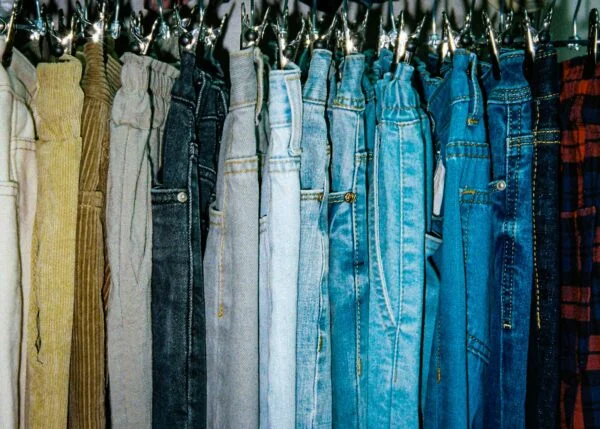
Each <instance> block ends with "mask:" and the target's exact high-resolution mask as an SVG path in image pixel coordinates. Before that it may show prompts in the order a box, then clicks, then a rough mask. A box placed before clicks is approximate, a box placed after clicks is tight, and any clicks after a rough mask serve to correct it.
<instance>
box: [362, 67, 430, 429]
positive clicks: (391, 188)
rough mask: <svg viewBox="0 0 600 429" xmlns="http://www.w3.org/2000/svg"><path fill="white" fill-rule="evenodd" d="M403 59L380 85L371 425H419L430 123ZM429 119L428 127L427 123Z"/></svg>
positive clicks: (372, 248) (372, 228)
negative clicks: (425, 119)
mask: <svg viewBox="0 0 600 429" xmlns="http://www.w3.org/2000/svg"><path fill="white" fill-rule="evenodd" d="M413 72H414V69H413V67H412V66H410V65H408V64H404V63H401V64H398V66H397V68H396V70H395V72H394V73H386V74H385V76H384V77H383V79H381V80H380V81H379V82H378V83H377V87H376V90H377V119H378V124H377V133H376V140H375V151H374V161H373V164H374V170H373V181H374V183H373V205H374V208H373V215H374V216H373V218H370V219H369V233H370V236H371V237H373V239H371V240H370V241H369V280H370V281H369V284H370V296H369V305H370V308H369V362H370V364H369V382H368V385H369V389H368V397H369V398H372V400H370V401H369V404H368V421H369V426H370V427H377V428H386V427H387V428H391V427H396V426H397V425H398V422H400V421H401V422H402V426H403V427H407V428H417V427H419V382H420V363H421V362H420V356H421V335H422V324H423V294H424V284H425V217H426V216H425V210H426V204H425V186H424V183H425V140H426V137H425V135H426V134H429V133H430V128H429V124H428V123H426V122H424V121H422V116H423V112H422V111H421V109H420V107H419V97H418V95H417V93H416V91H415V90H414V89H413V86H412V83H411V79H412V76H413ZM424 125H425V126H424Z"/></svg>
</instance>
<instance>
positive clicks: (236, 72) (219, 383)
mask: <svg viewBox="0 0 600 429" xmlns="http://www.w3.org/2000/svg"><path fill="white" fill-rule="evenodd" d="M230 70H231V102H230V110H229V114H228V115H227V119H226V120H225V127H224V130H223V139H222V143H221V147H220V155H219V168H218V170H217V171H218V173H217V187H216V200H215V201H214V203H213V204H212V205H211V206H210V228H209V234H208V241H207V246H206V252H205V257H204V279H205V294H206V333H207V370H208V383H207V384H208V386H207V391H208V409H207V427H208V428H223V427H236V428H248V429H251V428H256V427H258V426H259V384H258V383H259V380H258V368H259V367H258V359H259V355H258V341H259V336H258V332H259V331H258V233H259V230H258V210H259V206H258V204H259V187H258V179H259V178H258V174H259V173H258V171H259V159H258V156H257V137H256V134H255V132H254V130H255V129H256V124H255V118H256V110H257V105H261V104H262V99H259V98H258V97H259V95H258V91H257V88H258V87H259V81H258V80H257V72H256V71H255V52H254V49H245V50H243V51H240V52H236V53H234V54H232V56H231V63H230Z"/></svg>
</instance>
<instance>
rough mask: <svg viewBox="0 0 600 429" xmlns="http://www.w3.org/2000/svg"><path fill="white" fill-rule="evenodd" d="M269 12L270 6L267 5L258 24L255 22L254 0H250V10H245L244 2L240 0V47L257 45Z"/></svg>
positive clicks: (263, 31)
mask: <svg viewBox="0 0 600 429" xmlns="http://www.w3.org/2000/svg"><path fill="white" fill-rule="evenodd" d="M270 12H271V6H268V7H267V9H266V10H265V14H264V15H263V19H262V21H261V23H260V24H258V25H256V24H255V21H254V19H255V13H256V11H255V9H254V0H250V11H249V12H247V11H246V3H245V2H242V16H241V19H242V34H241V38H242V40H241V43H240V45H241V48H242V49H244V48H249V47H251V46H258V45H259V44H260V41H261V40H262V38H263V36H264V34H265V29H266V28H267V23H268V18H269V13H270Z"/></svg>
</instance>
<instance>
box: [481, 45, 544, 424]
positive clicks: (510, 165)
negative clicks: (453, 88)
mask: <svg viewBox="0 0 600 429" xmlns="http://www.w3.org/2000/svg"><path fill="white" fill-rule="evenodd" d="M523 61H524V53H523V52H522V51H514V52H507V53H503V54H501V56H500V75H501V76H500V79H499V80H496V79H495V78H494V77H493V75H492V74H491V73H489V72H488V74H487V75H486V76H484V85H485V89H486V93H487V119H488V131H489V135H490V146H491V150H492V176H493V179H494V183H495V184H496V188H497V189H498V190H499V191H500V192H495V193H494V195H493V198H492V200H493V201H492V202H493V234H494V245H493V247H492V248H493V249H494V268H493V271H492V273H491V275H492V281H493V283H492V284H493V286H492V300H491V305H492V308H491V313H490V314H491V316H492V320H491V324H490V340H491V341H490V347H491V350H492V359H491V361H490V362H491V363H490V371H489V377H488V381H487V386H488V400H487V401H486V404H487V410H486V421H487V422H488V424H489V425H491V426H492V427H497V428H514V429H517V428H522V427H525V393H526V385H527V351H528V342H529V320H530V312H531V307H530V305H531V292H532V287H533V243H532V241H533V227H532V225H533V222H532V216H533V211H532V192H531V190H532V186H533V184H532V177H533V136H532V127H531V125H532V123H531V121H532V110H531V90H530V88H529V84H528V83H527V81H526V80H525V76H524V74H523Z"/></svg>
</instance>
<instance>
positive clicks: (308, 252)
mask: <svg viewBox="0 0 600 429" xmlns="http://www.w3.org/2000/svg"><path fill="white" fill-rule="evenodd" d="M331 56H332V55H331V52H329V51H326V50H322V49H315V50H314V51H313V53H312V60H311V63H310V69H309V72H308V80H307V81H306V83H305V85H304V94H303V98H304V102H303V119H302V142H301V148H302V156H301V163H300V185H301V192H300V222H301V225H300V231H301V234H300V264H299V272H298V316H297V321H296V325H297V328H296V428H298V429H312V428H328V427H331V332H330V315H329V289H328V283H327V276H328V272H329V234H328V228H327V211H328V206H329V205H328V203H327V198H328V194H329V157H330V152H331V149H330V147H329V140H328V138H327V137H328V135H327V122H326V120H325V105H326V102H327V89H328V88H327V86H328V85H327V84H328V75H329V72H330V66H331Z"/></svg>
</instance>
